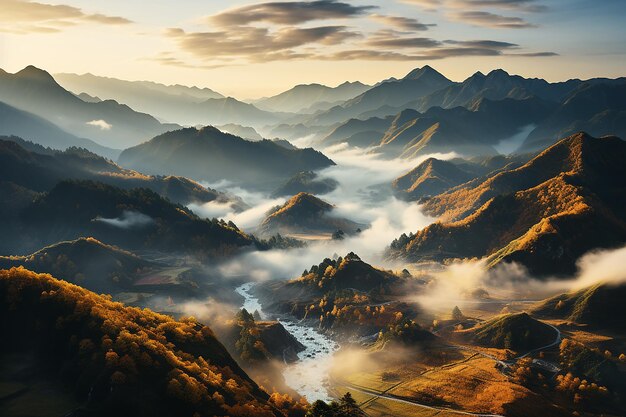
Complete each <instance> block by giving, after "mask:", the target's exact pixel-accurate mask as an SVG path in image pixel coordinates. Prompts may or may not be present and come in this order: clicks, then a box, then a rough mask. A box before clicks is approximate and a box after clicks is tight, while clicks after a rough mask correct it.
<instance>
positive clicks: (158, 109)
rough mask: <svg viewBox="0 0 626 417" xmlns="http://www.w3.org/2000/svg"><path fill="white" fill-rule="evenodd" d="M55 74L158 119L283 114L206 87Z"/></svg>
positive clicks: (256, 121) (274, 117) (228, 119)
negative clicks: (265, 109)
mask: <svg viewBox="0 0 626 417" xmlns="http://www.w3.org/2000/svg"><path fill="white" fill-rule="evenodd" d="M55 78H56V79H57V80H58V81H59V83H60V84H61V85H63V86H64V87H66V88H67V89H68V90H70V91H73V92H74V93H76V94H79V93H87V94H88V95H91V96H97V97H99V98H103V97H105V98H108V99H112V100H115V101H117V102H120V103H124V104H126V105H128V106H130V107H132V108H133V109H137V110H139V111H142V112H146V113H149V114H151V115H153V116H155V117H158V118H159V119H161V120H165V121H169V122H175V123H179V124H183V125H198V124H200V125H207V124H211V125H222V124H227V123H237V124H244V125H248V126H249V125H264V124H269V123H275V122H277V121H279V120H280V119H281V118H285V117H286V115H280V114H274V113H272V112H268V111H263V110H261V109H259V108H257V107H255V106H254V105H252V104H248V103H245V102H243V101H239V100H236V99H234V98H232V97H224V96H223V95H222V94H220V93H217V92H215V91H213V90H211V89H209V88H198V87H186V86H182V85H170V86H166V85H163V84H158V83H154V82H148V81H125V80H119V79H115V78H108V77H98V76H95V75H92V74H83V75H77V74H57V75H55ZM152 136H154V135H152Z"/></svg>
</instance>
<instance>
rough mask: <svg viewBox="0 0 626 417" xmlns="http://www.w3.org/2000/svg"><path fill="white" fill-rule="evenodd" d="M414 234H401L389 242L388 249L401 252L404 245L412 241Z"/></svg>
mask: <svg viewBox="0 0 626 417" xmlns="http://www.w3.org/2000/svg"><path fill="white" fill-rule="evenodd" d="M414 237H415V233H413V232H410V233H409V234H408V235H407V234H406V233H402V234H401V235H400V236H399V237H398V238H397V239H394V240H392V241H391V244H390V245H389V247H390V248H391V249H393V250H402V249H403V248H404V247H406V245H407V244H408V243H409V242H410V241H412V240H413V238H414Z"/></svg>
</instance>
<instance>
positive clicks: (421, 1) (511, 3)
mask: <svg viewBox="0 0 626 417" xmlns="http://www.w3.org/2000/svg"><path fill="white" fill-rule="evenodd" d="M401 1H402V3H408V4H417V5H419V6H422V7H424V8H425V9H427V10H431V11H434V10H437V9H438V8H440V7H443V8H456V9H467V8H491V9H508V10H518V11H522V12H533V13H538V12H544V11H546V10H548V7H547V6H545V5H543V4H540V1H539V0H401Z"/></svg>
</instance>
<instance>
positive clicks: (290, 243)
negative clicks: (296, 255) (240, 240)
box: [252, 233, 306, 250]
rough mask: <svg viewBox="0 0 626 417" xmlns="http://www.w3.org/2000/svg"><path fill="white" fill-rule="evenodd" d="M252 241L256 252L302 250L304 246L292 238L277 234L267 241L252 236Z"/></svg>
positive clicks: (301, 242)
mask: <svg viewBox="0 0 626 417" xmlns="http://www.w3.org/2000/svg"><path fill="white" fill-rule="evenodd" d="M252 239H253V240H254V244H255V246H256V248H257V249H258V250H271V249H291V248H303V247H305V246H306V243H305V242H303V241H301V240H298V239H294V238H292V237H286V236H283V235H281V234H280V233H277V234H276V235H274V236H272V237H270V238H269V239H259V238H257V237H255V236H252Z"/></svg>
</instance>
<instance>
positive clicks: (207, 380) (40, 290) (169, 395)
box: [0, 268, 278, 417]
mask: <svg viewBox="0 0 626 417" xmlns="http://www.w3.org/2000/svg"><path fill="white" fill-rule="evenodd" d="M0 300H1V301H2V302H0V316H2V317H4V318H5V320H2V322H1V323H0V331H2V334H10V335H11V338H10V340H7V341H6V343H3V344H2V346H1V347H0V353H7V352H29V351H34V352H35V354H36V355H37V359H38V360H39V361H42V362H43V363H46V364H48V365H49V368H50V370H51V371H52V375H62V378H63V382H64V383H66V384H68V386H70V387H72V388H73V389H74V390H75V393H76V395H77V397H78V398H79V399H81V398H82V399H86V398H87V396H90V398H92V400H91V402H90V403H89V404H90V406H93V407H94V409H95V410H98V412H102V413H104V414H103V415H129V414H132V415H137V416H144V415H151V416H161V415H163V416H167V415H181V416H184V415H188V416H192V415H193V416H214V415H217V416H220V415H222V416H227V415H228V416H250V415H254V416H268V417H269V416H275V415H277V414H278V412H277V411H276V409H275V408H273V407H272V406H270V404H269V403H268V399H269V396H268V395H267V394H265V393H264V392H263V391H261V390H260V389H259V388H258V386H257V385H256V384H255V383H254V382H253V381H252V380H251V379H249V377H248V376H247V375H246V374H245V373H244V372H243V371H242V370H241V368H239V366H238V365H237V363H236V362H235V361H234V360H233V359H232V357H231V356H230V355H229V354H228V352H227V351H226V350H225V348H224V347H223V346H222V344H221V343H219V342H218V341H217V339H216V338H215V336H214V334H213V332H212V331H211V329H210V328H208V327H206V326H203V325H201V324H199V323H197V322H196V321H195V320H194V319H193V318H187V319H184V320H180V321H175V320H174V319H172V318H171V317H169V316H165V315H161V314H157V313H154V312H151V311H149V310H147V309H144V310H141V309H138V308H131V307H125V306H123V305H122V304H121V303H116V302H112V301H111V299H110V297H107V296H101V295H97V294H94V293H91V292H89V291H87V290H85V289H83V288H80V287H78V286H75V285H72V284H69V283H67V282H64V281H60V280H57V279H54V278H52V277H51V276H50V275H45V274H35V273H33V272H30V271H28V270H25V269H23V268H13V269H10V270H0ZM35 328H36V329H37V331H36V332H33V331H32V329H35ZM61 370H62V371H63V372H61V373H60V371H61ZM95 415H99V414H97V413H96V414H95Z"/></svg>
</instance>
